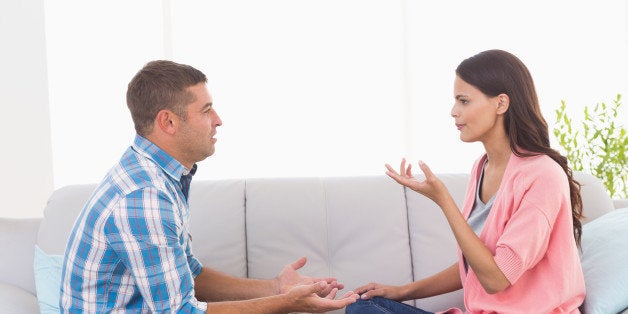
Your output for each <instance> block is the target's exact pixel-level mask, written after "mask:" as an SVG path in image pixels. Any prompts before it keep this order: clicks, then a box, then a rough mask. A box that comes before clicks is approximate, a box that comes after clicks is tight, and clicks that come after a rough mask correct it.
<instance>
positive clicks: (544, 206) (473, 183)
mask: <svg viewBox="0 0 628 314" xmlns="http://www.w3.org/2000/svg"><path fill="white" fill-rule="evenodd" d="M485 159H486V155H484V156H482V157H481V158H480V159H478V161H476V163H475V165H474V166H473V171H472V172H471V179H470V182H469V187H468V190H467V194H466V199H465V203H464V207H463V209H462V214H463V215H464V217H465V218H468V217H469V214H470V212H471V209H472V207H473V202H474V199H475V191H476V187H477V183H478V178H479V175H480V173H481V170H482V169H481V165H482V164H483V163H484V160H485ZM480 239H482V241H483V242H484V244H486V246H487V247H488V248H489V250H491V252H492V253H493V256H494V258H495V262H496V263H497V266H498V267H499V268H500V269H501V271H502V272H503V273H504V275H506V278H508V280H509V281H510V283H511V286H509V287H508V288H506V289H505V290H503V291H501V292H499V293H496V294H492V295H491V294H488V293H486V291H485V290H484V288H483V287H482V285H481V284H480V282H479V280H478V278H477V277H476V275H475V273H474V272H473V270H472V269H471V268H469V272H468V273H466V271H465V267H464V263H463V259H462V252H461V251H460V250H458V260H459V261H460V262H459V265H460V275H461V279H462V286H463V288H464V304H465V307H466V309H467V313H579V310H578V306H580V304H582V302H583V300H584V296H585V287H584V277H583V274H582V268H581V266H580V259H579V256H578V251H577V247H576V243H575V241H574V237H573V225H572V218H571V202H570V196H569V184H568V180H567V176H566V175H565V173H564V171H563V170H562V168H561V167H560V166H559V165H558V164H557V163H556V162H554V161H553V160H552V159H551V158H550V157H548V156H547V155H539V156H534V157H518V156H516V155H515V154H511V156H510V159H509V161H508V166H507V167H506V171H505V172H504V177H503V179H502V182H501V185H500V187H499V190H498V192H497V195H496V198H495V201H494V203H493V207H492V209H491V212H490V214H489V216H488V218H487V220H486V224H485V226H484V229H483V230H482V233H481V234H480ZM447 313H461V311H460V310H459V309H450V310H448V311H447Z"/></svg>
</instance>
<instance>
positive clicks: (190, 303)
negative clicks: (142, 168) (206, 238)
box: [107, 187, 206, 313]
mask: <svg viewBox="0 0 628 314" xmlns="http://www.w3.org/2000/svg"><path fill="white" fill-rule="evenodd" d="M178 211H179V210H178V208H177V207H176V205H174V204H173V202H172V200H170V198H169V197H168V196H167V194H165V193H163V192H160V191H159V190H157V189H155V188H151V187H148V188H144V189H140V190H137V191H134V192H132V193H130V194H128V195H126V197H125V198H124V199H122V200H121V201H120V202H119V206H118V207H116V209H115V210H114V211H113V213H112V217H111V218H112V219H113V223H112V224H111V226H112V227H111V230H108V232H107V240H108V241H109V242H110V244H111V246H112V248H113V249H114V250H115V251H116V253H117V254H118V255H119V256H120V258H121V260H122V262H123V263H124V265H125V266H126V268H127V269H128V270H129V271H130V272H131V273H132V275H133V279H134V280H135V286H136V288H137V289H138V290H139V292H140V293H141V295H142V297H143V298H144V301H145V303H146V304H147V305H148V307H149V309H150V310H151V312H160V313H161V312H175V311H176V312H179V311H183V312H190V313H195V312H203V313H204V308H205V307H206V304H205V303H203V302H199V301H198V300H196V298H195V297H194V279H193V274H192V272H191V271H190V270H191V269H194V270H195V268H196V267H198V266H193V265H190V259H189V258H188V257H189V256H190V255H188V253H190V252H191V251H190V250H191V249H190V245H189V242H188V241H189V240H187V239H188V237H187V234H186V236H185V237H182V232H183V230H186V229H187V228H182V227H183V226H182V223H183V222H182V221H181V219H180V218H179V214H178ZM191 260H193V261H195V260H196V259H195V258H192V259H191ZM193 263H198V261H196V262H193ZM195 265H196V264H195ZM198 265H200V263H198ZM190 266H192V267H193V268H192V267H190Z"/></svg>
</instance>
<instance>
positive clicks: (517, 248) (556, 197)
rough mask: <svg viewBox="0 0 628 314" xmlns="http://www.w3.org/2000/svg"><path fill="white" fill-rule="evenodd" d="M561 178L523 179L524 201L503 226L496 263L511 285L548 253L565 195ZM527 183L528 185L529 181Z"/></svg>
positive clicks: (496, 253) (522, 200)
mask: <svg viewBox="0 0 628 314" xmlns="http://www.w3.org/2000/svg"><path fill="white" fill-rule="evenodd" d="M559 179H562V176H560V175H559V176H558V177H554V178H552V176H551V175H550V176H545V177H544V178H541V177H536V178H533V179H532V180H531V181H530V178H525V179H524V178H520V180H521V182H522V184H523V185H524V187H523V188H522V190H523V192H522V195H521V197H522V198H521V202H520V203H519V205H518V207H517V208H516V209H515V211H514V212H513V214H512V216H511V217H510V219H509V220H508V222H507V224H506V225H505V227H504V232H503V234H502V235H501V236H500V238H499V240H498V242H497V246H496V250H495V262H496V263H497V265H498V267H499V268H500V269H501V270H502V272H503V273H504V275H505V276H506V278H507V279H508V280H509V281H510V283H511V284H514V283H515V282H516V281H517V280H518V279H519V278H520V277H521V275H523V273H524V272H525V271H526V270H528V269H530V268H532V267H534V266H535V265H536V264H537V263H538V262H539V261H540V260H541V259H542V258H543V256H545V254H546V252H547V248H548V246H549V241H550V236H551V234H552V229H553V226H554V222H555V220H556V217H557V215H558V213H559V211H560V210H561V207H563V206H564V204H563V203H564V202H565V201H566V200H565V197H566V198H567V201H569V190H568V187H567V191H566V193H567V194H566V195H565V191H564V184H561V182H560V181H559ZM526 180H528V182H526Z"/></svg>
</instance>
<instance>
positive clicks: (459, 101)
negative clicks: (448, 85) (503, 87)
mask: <svg viewBox="0 0 628 314" xmlns="http://www.w3.org/2000/svg"><path fill="white" fill-rule="evenodd" d="M502 95H503V94H501V95H498V96H495V97H489V96H487V95H485V94H484V93H482V92H481V91H480V90H479V89H477V88H476V87H475V86H473V85H471V84H469V83H467V82H465V81H463V80H462V79H461V78H460V77H458V76H456V79H455V81H454V100H455V102H454V106H453V108H451V116H452V117H453V118H454V119H455V123H456V128H457V129H458V131H460V140H462V141H463V142H476V141H480V142H486V141H489V140H490V139H491V138H494V137H496V136H499V135H503V134H504V133H503V132H504V124H503V121H502V119H501V117H502V116H503V113H504V112H505V109H504V108H503V106H502V105H503V101H504V99H503V97H501V96H502ZM500 101H501V102H502V104H500ZM506 101H507V98H506ZM506 108H507V106H506ZM500 132H501V133H500Z"/></svg>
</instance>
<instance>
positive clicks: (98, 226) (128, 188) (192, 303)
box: [60, 61, 357, 313]
mask: <svg viewBox="0 0 628 314" xmlns="http://www.w3.org/2000/svg"><path fill="white" fill-rule="evenodd" d="M206 83H207V78H206V77H205V75H204V74H203V73H202V72H200V71H198V70H197V69H195V68H193V67H191V66H188V65H183V64H178V63H174V62H171V61H153V62H149V63H148V64H146V65H145V66H144V67H143V68H142V69H141V70H140V71H139V72H138V73H137V74H136V75H135V77H134V78H133V79H132V80H131V82H130V83H129V86H128V90H127V105H128V107H129V110H130V112H131V116H132V118H133V122H134V124H135V130H136V132H137V135H136V137H135V140H134V143H133V145H132V146H131V147H129V148H128V149H127V151H126V152H125V153H124V154H123V156H122V158H121V159H120V161H119V163H118V164H116V165H115V166H114V167H113V168H112V169H111V170H110V171H109V173H108V174H107V176H106V177H105V179H104V180H103V181H102V183H101V184H100V185H99V186H98V188H97V189H96V190H95V192H94V194H93V195H92V197H91V198H90V200H89V201H88V202H87V204H86V206H85V207H84V209H83V210H82V212H81V213H80V215H79V217H78V219H77V221H76V223H75V225H74V228H73V230H72V233H71V235H70V238H69V242H68V244H67V247H66V251H65V258H64V268H63V274H62V283H61V299H60V307H61V309H62V312H64V313H66V312H71V313H74V312H77V311H82V312H118V311H119V312H133V313H135V312H142V313H146V312H151V313H154V312H158V313H162V312H170V313H172V312H186V313H197V312H198V313H203V312H205V311H206V312H207V313H209V312H211V313H221V312H229V313H283V312H294V311H302V312H322V311H329V310H333V309H339V308H343V307H345V306H346V305H348V304H350V303H353V302H355V300H356V299H357V295H356V294H354V293H353V292H348V293H346V294H345V295H344V296H342V297H340V298H338V299H335V296H336V293H337V291H338V289H342V288H343V285H342V284H339V283H337V282H336V280H335V279H334V278H325V279H314V278H310V277H306V276H302V275H300V274H299V273H298V272H297V270H298V269H299V268H301V267H303V265H305V262H306V260H305V258H301V259H299V260H297V261H295V262H294V263H292V264H290V265H287V266H285V267H284V268H283V270H282V271H281V272H280V273H279V275H278V276H277V278H275V279H272V280H256V279H246V278H235V277H232V276H229V275H226V274H224V273H221V272H218V271H216V270H213V269H210V268H208V267H203V266H202V265H201V264H200V262H199V261H198V260H197V259H196V258H195V257H194V256H193V254H192V247H191V245H192V244H191V237H190V235H189V225H188V214H189V212H188V210H189V208H188V200H187V198H188V191H189V187H190V182H191V179H192V176H193V175H194V173H195V172H196V163H197V162H199V161H201V160H203V159H205V158H207V157H208V156H211V155H212V154H213V153H214V149H215V148H214V145H215V143H216V138H215V137H214V136H215V135H216V128H217V127H218V126H220V125H222V121H221V120H220V117H219V116H218V114H217V113H216V111H215V110H214V108H213V104H212V97H211V95H210V94H209V92H208V90H207V86H206Z"/></svg>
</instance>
